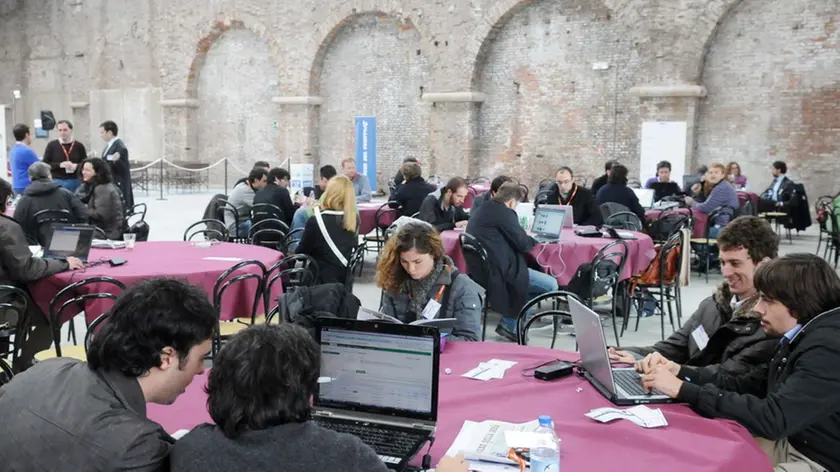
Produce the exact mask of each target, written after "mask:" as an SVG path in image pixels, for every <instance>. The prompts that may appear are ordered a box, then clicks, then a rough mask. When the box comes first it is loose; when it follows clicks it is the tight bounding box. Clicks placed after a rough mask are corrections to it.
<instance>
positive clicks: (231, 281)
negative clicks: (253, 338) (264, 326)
mask: <svg viewBox="0 0 840 472" xmlns="http://www.w3.org/2000/svg"><path fill="white" fill-rule="evenodd" d="M237 273H238V274H237ZM265 274H266V269H265V265H264V264H263V263H262V262H260V261H257V260H253V259H251V260H246V261H242V262H239V263H237V264H235V265H233V266H232V267H231V268H229V269H228V270H226V271H224V272H223V273H222V275H220V276H219V278H218V279H216V283H215V284H214V285H213V307H214V308H215V309H216V316H217V317H218V318H217V319H218V320H219V321H218V325H217V329H216V333H215V334H214V336H213V345H212V350H211V357H215V356H216V354H217V353H218V352H219V350H220V349H221V348H222V342H223V341H224V340H225V339H227V338H229V337H231V336H233V335H234V334H236V333H238V332H240V331H242V330H243V329H245V328H247V327H248V326H250V325H251V319H256V314H257V310H258V309H259V305H260V303H261V302H264V298H263V286H264V283H265V282H264V280H265ZM249 282H252V283H256V288H255V289H254V290H253V304H252V305H251V318H250V319H248V321H247V322H243V321H238V320H233V321H222V320H221V317H222V300H223V299H224V295H225V292H226V291H227V290H228V289H229V288H230V287H231V286H233V285H236V284H242V283H245V284H247V283H249Z"/></svg>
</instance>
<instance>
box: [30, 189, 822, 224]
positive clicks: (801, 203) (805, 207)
mask: <svg viewBox="0 0 840 472" xmlns="http://www.w3.org/2000/svg"><path fill="white" fill-rule="evenodd" d="M782 211H784V212H785V213H787V215H788V217H787V218H786V219H785V220H784V224H785V228H788V229H795V230H797V231H804V230H806V229H808V227H809V226H811V208H810V205H809V204H808V194H807V193H805V186H804V185H802V184H797V183H794V184H792V185H790V186H789V187H788V188H787V189H786V190H785V191H784V192H783V193H782ZM16 214H17V213H16Z"/></svg>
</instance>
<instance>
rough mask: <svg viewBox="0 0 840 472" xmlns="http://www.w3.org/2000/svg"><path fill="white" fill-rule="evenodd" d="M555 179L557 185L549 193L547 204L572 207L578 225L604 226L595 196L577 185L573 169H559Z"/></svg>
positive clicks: (602, 216)
mask: <svg viewBox="0 0 840 472" xmlns="http://www.w3.org/2000/svg"><path fill="white" fill-rule="evenodd" d="M554 179H555V181H556V183H555V184H554V185H552V187H551V189H550V190H549V191H548V192H549V193H548V198H547V199H546V201H545V203H546V204H548V205H569V206H571V207H572V212H573V213H574V216H575V224H576V225H583V226H587V225H591V226H601V225H602V224H604V215H603V214H602V213H601V209H600V208H598V204H597V203H595V196H594V195H593V194H592V192H591V191H590V190H589V189H588V188H585V187H581V186H579V185H578V184H576V183H575V174H574V172H572V169H570V168H569V167H561V168H559V169H557V173H556V174H555V176H554Z"/></svg>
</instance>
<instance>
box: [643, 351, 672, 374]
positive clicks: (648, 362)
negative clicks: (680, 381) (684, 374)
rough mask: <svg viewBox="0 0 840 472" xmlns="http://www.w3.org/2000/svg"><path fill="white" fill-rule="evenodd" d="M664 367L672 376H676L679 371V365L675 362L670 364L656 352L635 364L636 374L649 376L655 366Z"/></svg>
mask: <svg viewBox="0 0 840 472" xmlns="http://www.w3.org/2000/svg"><path fill="white" fill-rule="evenodd" d="M659 365H664V366H666V368H667V369H668V371H669V372H671V373H672V374H674V375H677V373H679V371H680V366H679V364H677V363H675V362H671V361H669V360H668V359H666V358H665V356H663V355H662V354H660V353H658V352H654V353H651V354H648V355H647V356H645V358H644V359H642V360H640V361H637V362H636V366H635V367H636V372H638V373H640V374H649V373H650V372H652V371H653V369H655V368H656V367H657V366H659Z"/></svg>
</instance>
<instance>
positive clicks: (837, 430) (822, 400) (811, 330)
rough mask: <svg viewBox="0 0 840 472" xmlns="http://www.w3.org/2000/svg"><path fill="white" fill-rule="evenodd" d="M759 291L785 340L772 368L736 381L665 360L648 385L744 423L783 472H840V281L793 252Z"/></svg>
mask: <svg viewBox="0 0 840 472" xmlns="http://www.w3.org/2000/svg"><path fill="white" fill-rule="evenodd" d="M755 286H756V289H758V292H759V293H760V294H761V299H760V300H759V302H758V304H757V305H756V307H755V310H756V311H757V312H759V313H760V314H761V324H762V326H764V329H765V330H766V331H767V332H768V333H769V334H771V335H774V336H781V339H780V341H779V343H778V344H777V348H776V352H775V353H774V355H773V357H772V359H770V363H769V364H764V365H761V366H757V367H756V368H754V369H752V370H750V371H749V372H748V373H745V374H740V375H737V374H736V375H733V374H730V373H727V372H724V371H719V372H714V371H711V370H709V369H706V368H694V367H687V366H680V365H679V364H677V363H675V362H670V361H664V362H657V363H655V364H653V365H652V366H651V368H650V369H648V370H647V373H646V374H645V375H644V376H643V377H642V383H643V385H644V386H645V388H647V389H655V390H657V391H659V392H662V393H663V394H665V395H668V396H669V397H672V398H676V399H677V400H679V401H681V402H685V403H688V404H689V405H690V406H691V407H692V408H693V409H694V410H695V411H697V412H698V413H700V414H702V415H704V416H707V417H711V418H724V419H730V420H734V421H737V422H738V423H740V424H741V425H743V426H744V427H745V428H747V429H748V430H749V431H750V433H752V434H753V436H756V437H758V438H760V439H759V444H761V446H762V448H763V449H764V450H765V451H766V452H767V453H768V455H769V456H770V459H771V460H772V461H773V465H774V466H775V470H776V471H777V472H782V471H786V472H787V471H794V470H796V471H800V470H802V471H826V470H828V471H837V470H840V448H838V444H840V395H838V391H840V369H838V368H837V366H838V365H840V349H838V344H837V339H838V338H840V277H838V276H837V272H836V271H834V269H833V268H832V267H831V266H830V265H829V264H828V263H827V262H826V261H825V260H823V259H822V258H820V257H819V256H816V255H813V254H789V255H787V256H784V257H781V258H779V259H776V260H773V261H769V262H767V263H765V264H762V266H761V267H759V268H758V271H756V274H755Z"/></svg>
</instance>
